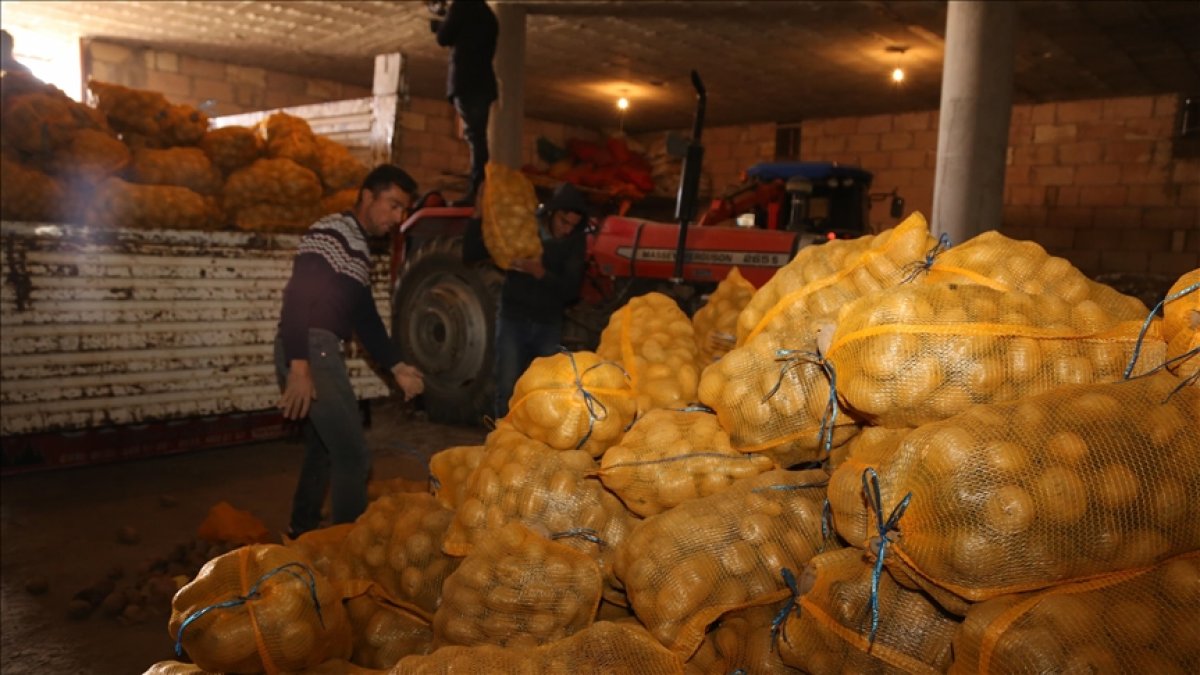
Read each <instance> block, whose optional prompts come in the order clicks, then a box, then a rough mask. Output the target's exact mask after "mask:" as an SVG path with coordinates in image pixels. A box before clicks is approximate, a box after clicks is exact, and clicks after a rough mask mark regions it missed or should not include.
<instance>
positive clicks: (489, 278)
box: [392, 237, 504, 425]
mask: <svg viewBox="0 0 1200 675" xmlns="http://www.w3.org/2000/svg"><path fill="white" fill-rule="evenodd" d="M399 278H400V282H399V285H398V287H397V289H396V294H395V296H394V297H393V303H392V339H393V340H394V341H395V342H396V343H397V345H398V346H399V348H400V353H401V354H402V356H403V359H404V361H405V362H406V363H409V364H412V365H414V366H416V367H417V368H420V369H421V372H422V373H424V374H425V394H424V402H425V411H426V413H427V414H428V415H429V419H430V420H431V421H434V422H440V423H444V424H466V425H479V424H481V423H482V422H483V418H484V417H485V416H487V417H490V416H491V415H492V414H493V398H494V396H495V389H496V383H495V378H494V377H493V376H492V370H493V362H494V360H495V358H494V356H493V351H492V349H493V345H494V344H495V333H496V308H497V307H498V305H499V301H500V285H501V283H502V282H503V279H504V278H503V276H502V275H501V273H500V272H499V271H498V270H497V269H496V268H495V267H493V266H492V265H490V264H488V263H482V264H479V265H466V264H464V263H463V261H462V239H461V238H448V237H447V238H437V239H430V240H427V241H425V242H424V243H422V244H421V245H420V247H419V248H418V249H417V250H415V251H412V252H411V253H410V255H408V256H407V259H406V260H405V264H404V269H403V270H402V271H401V273H400V277H399Z"/></svg>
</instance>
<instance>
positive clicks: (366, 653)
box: [343, 584, 433, 669]
mask: <svg viewBox="0 0 1200 675" xmlns="http://www.w3.org/2000/svg"><path fill="white" fill-rule="evenodd" d="M347 595H348V597H345V598H344V599H343V604H345V606H346V616H347V618H348V619H349V621H350V631H351V635H352V636H353V642H354V650H353V653H352V654H351V656H350V660H351V661H352V662H354V663H356V664H358V665H360V666H365V667H367V668H380V669H387V668H391V667H392V666H394V665H396V662H397V661H399V660H400V659H402V658H404V657H405V656H409V655H410V654H428V653H429V652H430V651H432V650H433V646H432V645H433V627H432V626H431V625H430V617H429V615H428V614H427V613H426V612H424V611H421V610H420V609H418V608H416V607H413V606H411V605H408V604H406V603H403V602H396V601H395V599H394V598H390V597H388V596H387V594H385V593H380V592H378V586H376V585H374V584H359V585H357V587H356V588H353V589H351V590H350V591H349V593H348V594H347Z"/></svg>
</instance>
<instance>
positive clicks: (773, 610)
mask: <svg viewBox="0 0 1200 675" xmlns="http://www.w3.org/2000/svg"><path fill="white" fill-rule="evenodd" d="M785 602H786V601H784V602H777V603H774V604H771V605H764V606H761V607H748V608H746V609H742V610H737V611H733V612H730V613H728V614H726V615H725V616H723V617H721V619H720V621H719V622H718V623H717V624H715V625H714V626H713V627H712V629H710V630H709V632H708V634H707V635H705V636H704V642H702V643H701V644H700V648H699V649H697V650H696V653H695V654H693V655H692V658H690V659H688V662H687V664H686V666H687V672H688V673H689V674H691V673H694V674H695V675H708V674H709V673H733V672H735V671H738V670H740V671H741V672H743V673H746V675H750V674H751V673H753V674H754V675H787V674H789V673H796V672H799V671H797V670H795V669H794V668H792V667H790V666H788V665H787V664H785V663H784V662H783V660H782V659H781V658H780V649H779V646H778V645H777V644H773V642H774V641H773V640H772V631H771V624H772V622H773V621H774V620H775V617H776V616H777V615H778V614H779V612H780V611H781V610H782V609H783V607H784V604H785Z"/></svg>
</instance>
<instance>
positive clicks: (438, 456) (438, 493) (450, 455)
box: [429, 445, 486, 510]
mask: <svg viewBox="0 0 1200 675" xmlns="http://www.w3.org/2000/svg"><path fill="white" fill-rule="evenodd" d="M485 452H486V449H485V447H484V446H482V445H459V446H455V447H453V448H446V449H445V450H442V451H441V452H438V453H435V454H434V455H433V456H432V457H430V458H429V482H430V484H431V485H432V486H433V496H434V497H435V498H436V499H437V500H438V503H439V504H441V505H442V506H445V507H446V508H448V509H452V510H453V509H457V508H458V507H459V506H460V505H461V504H462V503H463V499H464V497H465V495H466V492H467V479H468V478H470V476H471V472H473V471H474V470H475V467H477V466H479V463H480V462H482V461H483V456H484V453H485Z"/></svg>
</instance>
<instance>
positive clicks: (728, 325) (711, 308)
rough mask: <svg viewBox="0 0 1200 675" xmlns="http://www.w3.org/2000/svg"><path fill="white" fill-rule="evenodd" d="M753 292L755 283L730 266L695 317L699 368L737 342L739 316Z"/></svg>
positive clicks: (694, 327) (702, 367)
mask: <svg viewBox="0 0 1200 675" xmlns="http://www.w3.org/2000/svg"><path fill="white" fill-rule="evenodd" d="M753 296H754V284H752V283H750V282H749V281H747V280H746V278H745V277H743V276H742V273H741V272H740V271H738V268H736V267H734V268H733V269H732V270H729V275H728V276H726V277H725V278H724V279H723V280H722V281H721V283H719V284H717V290H715V291H713V294H712V295H711V296H709V298H708V302H706V303H704V306H703V307H701V308H700V309H699V311H697V312H696V315H695V316H693V317H692V329H693V332H694V333H695V335H696V369H697V370H698V371H702V370H704V369H705V368H706V367H707V366H709V365H710V364H712V363H713V362H715V361H716V360H717V359H719V358H721V357H722V356H724V355H725V353H726V352H728V351H729V350H730V349H733V347H734V345H736V343H737V320H738V316H739V315H740V314H741V313H742V310H743V309H745V308H746V305H747V304H749V303H750V298H751V297H753Z"/></svg>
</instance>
